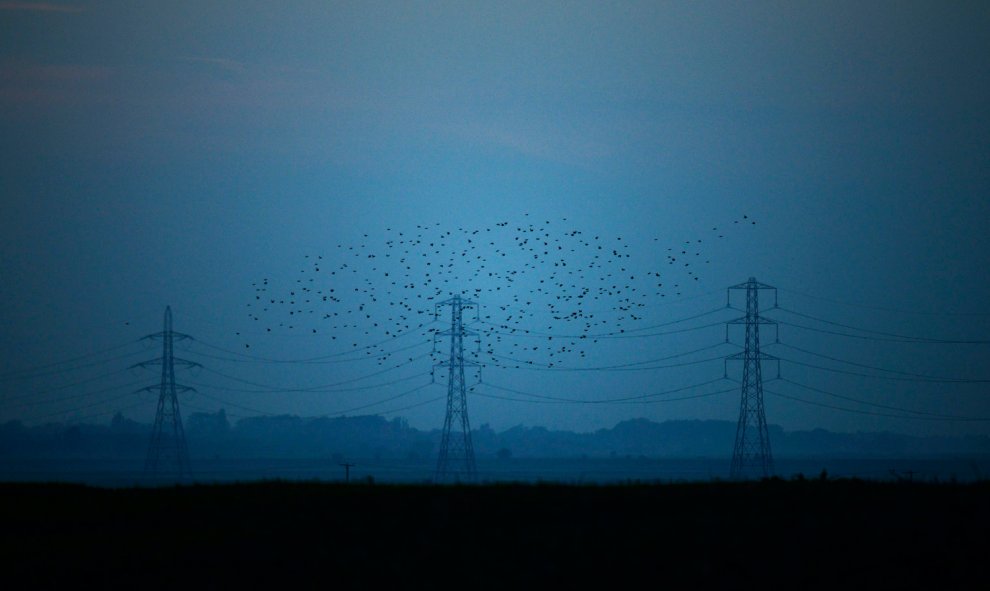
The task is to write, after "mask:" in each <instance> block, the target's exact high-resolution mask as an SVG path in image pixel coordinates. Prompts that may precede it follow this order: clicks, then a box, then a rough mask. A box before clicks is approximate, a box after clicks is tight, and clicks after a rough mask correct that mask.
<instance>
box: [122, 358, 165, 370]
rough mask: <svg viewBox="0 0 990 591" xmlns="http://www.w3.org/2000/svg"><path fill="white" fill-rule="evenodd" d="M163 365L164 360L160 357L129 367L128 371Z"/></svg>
mask: <svg viewBox="0 0 990 591" xmlns="http://www.w3.org/2000/svg"><path fill="white" fill-rule="evenodd" d="M161 364H162V358H161V357H159V358H157V359H149V360H148V361H142V362H141V363H135V364H134V365H132V366H130V367H128V368H127V369H135V368H138V367H141V368H144V367H151V366H152V365H161Z"/></svg>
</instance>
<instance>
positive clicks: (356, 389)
mask: <svg viewBox="0 0 990 591" xmlns="http://www.w3.org/2000/svg"><path fill="white" fill-rule="evenodd" d="M428 375H431V372H423V373H418V374H415V375H411V376H406V377H403V378H397V379H394V380H392V381H389V382H383V383H381V384H371V385H368V386H353V387H351V388H333V389H325V390H323V389H321V390H248V389H245V388H229V387H226V386H217V385H216V384H203V383H199V382H190V383H191V384H193V385H195V386H201V387H204V388H213V389H214V390H223V391H225V392H242V393H245V394H282V393H299V394H333V393H339V392H360V391H363V390H374V389H376V388H385V387H387V386H392V385H394V384H399V383H402V382H408V381H409V380H413V379H416V378H420V377H424V376H428Z"/></svg>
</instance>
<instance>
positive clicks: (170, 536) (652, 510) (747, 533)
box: [0, 479, 990, 589]
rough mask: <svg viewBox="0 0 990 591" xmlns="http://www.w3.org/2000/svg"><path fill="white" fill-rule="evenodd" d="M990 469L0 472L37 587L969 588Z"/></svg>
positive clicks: (5, 512)
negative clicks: (482, 479) (945, 477)
mask: <svg viewBox="0 0 990 591" xmlns="http://www.w3.org/2000/svg"><path fill="white" fill-rule="evenodd" d="M988 501H990V483H987V482H980V483H972V484H933V483H907V482H904V483H881V482H867V481H860V480H817V479H816V480H789V481H784V480H769V481H762V482H744V483H692V484H664V485H649V484H638V485H637V484H629V485H615V486H566V485H551V484H537V485H524V484H501V485H490V486H487V485H486V486H446V487H436V486H425V485H424V486H415V485H411V486H397V485H368V484H352V485H341V484H321V483H317V482H312V483H308V482H292V483H289V482H278V481H265V482H255V483H242V484H225V485H214V486H207V485H196V486H189V487H163V488H129V489H100V488H90V487H85V486H77V485H65V484H3V485H0V523H2V526H0V540H2V542H0V544H2V547H0V552H2V556H3V557H4V563H5V565H6V567H5V570H6V572H7V573H9V574H10V575H11V576H17V577H21V578H22V579H21V580H24V581H27V582H29V583H30V586H31V587H51V586H55V585H59V584H62V583H66V582H75V583H83V584H86V585H87V586H90V585H101V586H112V587H118V586H142V587H153V588H176V587H180V586H182V587H188V586H193V587H214V586H218V585H219V586H222V587H228V586H233V585H236V584H239V583H246V584H251V586H252V587H254V586H260V585H267V584H279V585H290V586H305V587H310V586H316V585H321V586H322V585H339V584H341V583H342V582H346V583H348V586H351V585H352V584H354V583H366V584H371V583H376V582H385V583H397V584H402V585H403V586H417V587H418V586H426V587H431V588H433V587H436V586H448V585H450V586H455V585H460V584H462V583H463V585H465V586H479V585H480V586H483V587H488V586H495V585H499V586H501V585H504V584H515V585H518V584H524V585H533V584H537V583H539V584H551V585H554V588H559V587H560V586H571V585H573V584H587V583H591V582H599V581H601V582H607V583H608V586H609V588H614V587H621V586H626V585H627V584H628V585H630V586H631V585H632V584H633V583H634V581H636V580H638V579H641V578H642V580H643V581H644V583H643V584H646V585H648V586H660V587H662V586H669V585H672V584H673V585H676V586H683V585H688V584H690V585H692V586H694V585H706V586H709V585H714V586H718V587H727V586H730V587H749V586H762V585H765V584H770V585H781V586H783V585H786V586H788V587H793V588H805V589H809V588H823V589H824V588H831V587H834V586H835V585H838V584H844V585H850V584H852V585H853V586H854V587H855V588H866V587H880V588H891V587H895V588H913V587H920V586H924V585H931V584H935V585H938V586H939V588H943V589H944V588H972V585H973V581H979V580H986V577H987V575H988V568H987V564H986V562H987V561H986V559H987V556H990V553H988V550H990V547H988V546H990V544H988V535H990V502H988Z"/></svg>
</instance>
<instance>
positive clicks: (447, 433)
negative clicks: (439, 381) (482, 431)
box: [434, 295, 478, 482]
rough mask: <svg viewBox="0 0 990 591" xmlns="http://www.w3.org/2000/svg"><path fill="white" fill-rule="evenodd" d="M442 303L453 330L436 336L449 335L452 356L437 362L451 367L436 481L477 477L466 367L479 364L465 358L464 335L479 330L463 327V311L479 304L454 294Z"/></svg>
mask: <svg viewBox="0 0 990 591" xmlns="http://www.w3.org/2000/svg"><path fill="white" fill-rule="evenodd" d="M440 306H450V330H445V331H443V332H438V333H436V334H435V336H449V337H450V358H449V359H448V360H447V361H442V362H440V363H438V364H437V365H436V366H435V367H446V368H447V370H448V371H447V416H446V418H444V421H443V436H442V439H441V440H440V455H439V457H438V458H437V470H436V474H435V476H434V481H435V482H444V481H447V480H453V481H455V482H459V481H474V479H475V478H476V471H475V464H474V446H473V445H472V443H471V423H470V421H469V420H468V411H467V392H466V384H465V382H464V367H465V366H469V367H476V366H477V365H478V364H477V363H474V362H471V361H465V360H464V337H465V336H477V334H478V333H477V332H475V331H473V330H469V329H467V328H464V322H463V311H464V308H475V309H476V310H477V304H476V303H475V302H473V301H471V300H466V299H462V298H461V296H460V295H455V296H453V297H452V298H450V299H448V300H445V301H443V302H440V303H438V304H437V305H436V307H435V309H436V310H437V311H438V310H439V308H440Z"/></svg>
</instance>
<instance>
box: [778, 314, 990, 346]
mask: <svg viewBox="0 0 990 591" xmlns="http://www.w3.org/2000/svg"><path fill="white" fill-rule="evenodd" d="M777 323H778V324H783V325H786V326H793V327H794V328H800V329H803V330H810V331H812V332H820V333H823V334H831V335H836V336H841V337H847V338H851V339H860V340H866V341H880V342H888V343H920V344H942V345H986V344H990V341H986V340H948V339H917V338H885V337H878V336H869V335H860V334H849V333H847V332H839V331H836V330H827V329H824V328H815V327H813V326H807V325H804V324H797V323H795V322H787V321H786V320H778V321H777Z"/></svg>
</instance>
